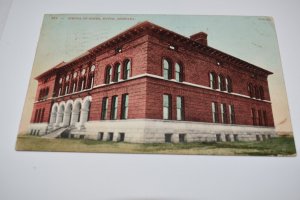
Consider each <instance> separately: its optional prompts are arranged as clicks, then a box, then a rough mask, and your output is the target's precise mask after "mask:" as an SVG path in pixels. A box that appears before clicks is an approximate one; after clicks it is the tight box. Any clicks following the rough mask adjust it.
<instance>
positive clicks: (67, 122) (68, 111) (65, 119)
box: [63, 102, 73, 126]
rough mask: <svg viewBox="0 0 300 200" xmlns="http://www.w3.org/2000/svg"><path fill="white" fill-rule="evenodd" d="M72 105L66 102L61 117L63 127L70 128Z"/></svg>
mask: <svg viewBox="0 0 300 200" xmlns="http://www.w3.org/2000/svg"><path fill="white" fill-rule="evenodd" d="M72 109H73V104H72V102H68V103H67V105H66V109H65V112H64V117H63V126H70V123H71V114H72Z"/></svg>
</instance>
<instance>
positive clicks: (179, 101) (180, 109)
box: [176, 96, 184, 120]
mask: <svg viewBox="0 0 300 200" xmlns="http://www.w3.org/2000/svg"><path fill="white" fill-rule="evenodd" d="M176 109H177V120H184V100H183V97H180V96H178V97H177V98H176Z"/></svg>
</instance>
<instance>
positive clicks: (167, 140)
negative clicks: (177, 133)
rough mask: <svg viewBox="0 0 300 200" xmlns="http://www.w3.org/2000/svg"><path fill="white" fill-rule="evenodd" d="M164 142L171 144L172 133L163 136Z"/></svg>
mask: <svg viewBox="0 0 300 200" xmlns="http://www.w3.org/2000/svg"><path fill="white" fill-rule="evenodd" d="M165 142H166V143H171V142H172V133H166V134H165Z"/></svg>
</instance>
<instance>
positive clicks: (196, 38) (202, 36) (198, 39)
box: [190, 32, 207, 46]
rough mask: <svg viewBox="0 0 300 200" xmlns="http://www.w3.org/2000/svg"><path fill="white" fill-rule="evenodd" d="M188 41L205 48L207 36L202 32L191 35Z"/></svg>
mask: <svg viewBox="0 0 300 200" xmlns="http://www.w3.org/2000/svg"><path fill="white" fill-rule="evenodd" d="M190 39H191V40H194V41H195V42H198V43H200V44H202V45H205V46H207V34H206V33H204V32H199V33H196V34H194V35H191V36H190Z"/></svg>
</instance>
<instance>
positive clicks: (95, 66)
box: [16, 14, 296, 156]
mask: <svg viewBox="0 0 300 200" xmlns="http://www.w3.org/2000/svg"><path fill="white" fill-rule="evenodd" d="M16 149H17V150H24V151H71V152H114V153H160V154H206V155H266V156H292V155H296V149H295V144H294V139H293V132H292V126H291V119H290V114H289V108H288V103H287V96H286V91H285V85H284V80H283V74H282V67H281V61H280V55H279V48H278V43H277V37H276V31H275V25H274V21H273V19H272V17H254V16H252V17H250V16H249V17H245V16H187V15H108V14H105V15H100V14H99V15H96V14H93V15H84V14H65V15H64V14H47V15H45V16H44V20H43V24H42V28H41V33H40V38H39V42H38V47H37V51H36V57H35V60H34V63H33V68H32V74H31V77H30V83H29V88H28V93H27V98H26V101H25V106H24V110H23V115H22V120H21V124H20V130H19V134H18V138H17V144H16Z"/></svg>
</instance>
